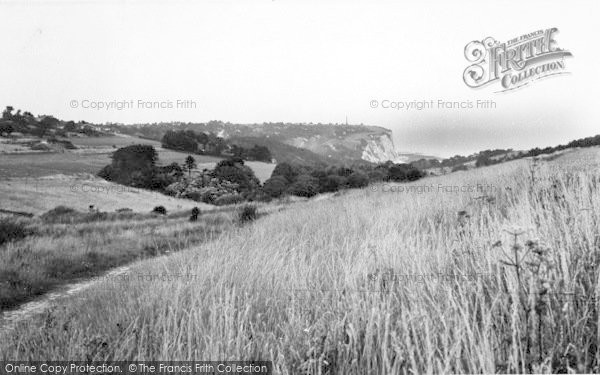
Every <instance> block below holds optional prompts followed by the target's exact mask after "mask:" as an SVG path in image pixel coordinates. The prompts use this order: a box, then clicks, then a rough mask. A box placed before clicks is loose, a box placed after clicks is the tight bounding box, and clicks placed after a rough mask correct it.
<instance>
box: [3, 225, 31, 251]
mask: <svg viewBox="0 0 600 375" xmlns="http://www.w3.org/2000/svg"><path fill="white" fill-rule="evenodd" d="M29 234H31V233H30V231H29V230H28V229H27V227H26V225H25V223H24V222H22V221H16V220H11V219H8V218H0V245H2V244H4V243H6V242H9V241H18V240H21V239H23V238H25V237H27V236H28V235H29Z"/></svg>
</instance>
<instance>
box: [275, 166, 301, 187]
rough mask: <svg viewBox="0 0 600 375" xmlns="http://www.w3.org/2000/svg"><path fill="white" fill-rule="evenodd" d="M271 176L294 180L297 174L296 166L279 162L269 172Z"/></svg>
mask: <svg viewBox="0 0 600 375" xmlns="http://www.w3.org/2000/svg"><path fill="white" fill-rule="evenodd" d="M273 176H283V177H285V179H286V180H288V181H290V182H294V181H295V180H296V176H298V168H297V167H296V166H294V165H291V164H288V163H279V164H277V165H276V166H275V169H273V172H272V173H271V177H273Z"/></svg>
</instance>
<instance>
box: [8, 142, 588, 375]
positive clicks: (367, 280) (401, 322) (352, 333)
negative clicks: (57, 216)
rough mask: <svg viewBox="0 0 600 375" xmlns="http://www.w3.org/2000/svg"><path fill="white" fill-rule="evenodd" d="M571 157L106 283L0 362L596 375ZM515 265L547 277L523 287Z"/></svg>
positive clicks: (500, 171) (26, 330) (341, 204)
mask: <svg viewBox="0 0 600 375" xmlns="http://www.w3.org/2000/svg"><path fill="white" fill-rule="evenodd" d="M577 153H578V152H571V153H568V154H565V156H561V157H558V158H556V159H554V160H551V161H538V162H537V163H536V164H534V163H532V162H531V161H530V160H527V159H520V160H514V161H510V162H507V163H502V164H498V165H493V166H489V167H486V168H480V169H474V170H469V171H464V172H460V173H453V174H450V175H446V176H440V177H432V178H428V179H425V180H420V181H417V182H414V183H410V184H403V185H391V184H382V185H373V186H371V187H369V188H368V189H363V190H355V191H351V192H348V193H347V194H342V195H341V196H338V197H332V198H331V199H324V200H320V201H318V202H316V201H313V202H308V203H302V204H299V205H297V206H296V207H295V209H293V210H287V211H282V212H275V213H273V214H271V215H269V216H266V217H264V218H262V219H259V220H258V221H257V222H255V223H254V224H252V225H247V226H244V227H241V228H239V230H237V231H236V232H234V233H230V234H229V235H227V236H224V237H222V238H220V239H219V241H214V242H210V243H206V244H204V245H202V246H199V247H196V248H194V249H190V250H188V251H183V252H180V253H177V254H175V255H173V256H170V257H168V258H161V259H154V260H152V261H148V262H143V263H139V264H138V265H136V266H134V267H132V269H131V271H130V272H131V275H132V278H131V279H129V280H131V281H128V282H117V281H114V280H103V281H102V282H101V283H98V284H97V285H96V286H94V287H91V288H89V289H87V290H86V291H85V293H83V294H82V296H81V297H80V298H73V299H71V300H70V301H69V303H68V304H66V305H65V306H61V307H60V308H58V309H56V310H50V311H48V312H47V313H46V314H44V315H42V316H39V317H35V318H34V319H32V320H30V321H27V322H23V323H20V324H19V325H17V326H16V327H15V330H14V331H13V332H9V333H7V334H6V336H5V337H3V338H2V339H1V340H0V352H2V353H5V354H6V356H7V357H10V358H27V359H37V360H44V359H45V358H49V357H51V358H53V359H56V360H67V359H69V360H79V359H85V358H112V359H115V360H141V359H144V358H177V359H179V360H194V359H197V358H212V357H211V356H213V357H214V356H217V357H219V358H261V359H263V360H271V361H273V365H274V367H275V369H274V373H294V374H295V373H335V374H354V373H377V374H393V373H497V372H500V373H509V372H518V373H522V372H527V368H528V366H532V367H533V368H535V369H536V371H538V372H543V373H552V372H568V371H566V370H567V369H577V371H578V372H597V370H598V349H597V345H596V343H597V342H598V340H599V337H598V329H597V324H598V319H597V316H598V315H597V312H598V302H597V298H598V297H597V296H598V293H600V290H599V289H598V285H597V280H598V277H599V274H598V272H599V271H598V270H599V269H600V267H598V266H599V262H600V261H599V259H598V257H597V253H598V244H597V238H598V237H599V236H600V233H599V227H598V225H597V223H598V212H600V185H599V184H598V183H597V182H598V176H597V171H596V168H597V163H593V164H588V162H594V161H597V160H598V158H599V154H598V149H589V150H586V151H585V156H584V157H582V158H581V159H579V158H577V155H576V154H577ZM567 157H568V160H567V159H565V158H567ZM563 159H564V160H563ZM571 164H575V165H577V166H578V167H579V169H577V170H573V169H572V166H571ZM392 186H394V187H395V190H391V189H390V188H391V187H392ZM425 186H427V187H428V186H432V187H433V188H431V189H427V190H424V189H418V188H419V187H425ZM464 186H484V187H487V190H486V191H484V192H481V191H477V190H474V191H467V190H462V189H461V187H464ZM440 187H441V188H440ZM454 187H456V189H454ZM400 188H402V190H401V189H400ZM482 198H485V199H482ZM517 251H518V252H520V254H521V256H523V257H525V256H527V257H531V261H532V262H533V261H536V260H537V262H538V263H537V264H540V263H542V262H543V264H549V265H552V266H548V267H547V268H543V269H540V268H539V267H538V268H537V272H536V268H535V267H532V268H527V269H526V270H525V269H521V272H520V273H518V272H516V270H515V267H513V266H511V265H510V263H508V262H510V258H509V257H510V254H512V252H517ZM507 264H508V265H507ZM524 264H529V262H525V263H524ZM527 267H529V266H527ZM140 273H143V274H146V275H157V276H158V275H173V276H174V277H171V278H167V279H165V278H163V279H154V282H152V283H149V282H146V283H139V282H135V279H134V278H133V275H136V274H140ZM182 274H185V275H191V276H193V277H188V278H182V277H181V275H182ZM175 275H180V276H179V277H175ZM530 286H531V289H530ZM536 288H538V289H536ZM539 288H543V289H539ZM520 301H525V303H527V305H523V304H522V302H520ZM529 303H532V304H534V306H535V310H527V309H526V308H525V307H526V306H529ZM132 311H134V312H135V314H132V313H131V312H132ZM526 311H529V314H528V313H527V312H526ZM534 313H535V314H536V315H533V316H530V314H534ZM116 323H118V325H117V324H116ZM40 327H44V329H40ZM98 343H100V344H101V345H100V344H98ZM163 343H169V345H163ZM525 346H529V350H525ZM132 348H135V350H132ZM431 348H439V349H440V350H432V349H431ZM424 353H426V354H427V355H425V354H424ZM565 353H584V355H576V354H572V355H565Z"/></svg>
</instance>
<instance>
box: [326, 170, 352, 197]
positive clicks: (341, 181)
mask: <svg viewBox="0 0 600 375" xmlns="http://www.w3.org/2000/svg"><path fill="white" fill-rule="evenodd" d="M347 183H348V179H347V178H346V177H343V176H340V175H337V174H330V175H329V176H327V177H325V178H324V179H323V180H322V183H321V186H320V191H321V192H322V193H327V192H333V191H338V190H340V189H343V188H345V187H346V185H347Z"/></svg>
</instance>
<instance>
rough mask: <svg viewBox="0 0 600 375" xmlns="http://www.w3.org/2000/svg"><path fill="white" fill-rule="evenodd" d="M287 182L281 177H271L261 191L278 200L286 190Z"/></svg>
mask: <svg viewBox="0 0 600 375" xmlns="http://www.w3.org/2000/svg"><path fill="white" fill-rule="evenodd" d="M288 185H289V181H288V180H287V179H286V178H285V177H283V176H273V177H271V178H269V179H268V180H267V181H265V183H264V185H263V191H264V192H265V193H267V194H268V195H269V196H270V197H272V198H278V197H280V196H281V195H283V193H284V192H285V190H286V189H287V187H288Z"/></svg>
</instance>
